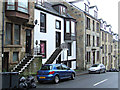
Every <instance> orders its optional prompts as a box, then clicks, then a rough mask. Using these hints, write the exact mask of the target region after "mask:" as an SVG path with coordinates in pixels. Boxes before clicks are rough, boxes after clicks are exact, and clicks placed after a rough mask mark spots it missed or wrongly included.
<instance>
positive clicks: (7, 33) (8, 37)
mask: <svg viewBox="0 0 120 90" xmlns="http://www.w3.org/2000/svg"><path fill="white" fill-rule="evenodd" d="M5 44H6V45H11V44H12V24H11V23H6V31H5Z"/></svg>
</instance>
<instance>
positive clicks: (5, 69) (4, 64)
mask: <svg viewBox="0 0 120 90" xmlns="http://www.w3.org/2000/svg"><path fill="white" fill-rule="evenodd" d="M3 60H4V61H3V72H8V67H9V62H8V61H9V52H4V58H3Z"/></svg>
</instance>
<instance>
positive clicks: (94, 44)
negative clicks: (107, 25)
mask: <svg viewBox="0 0 120 90" xmlns="http://www.w3.org/2000/svg"><path fill="white" fill-rule="evenodd" d="M93 46H95V36H93Z"/></svg>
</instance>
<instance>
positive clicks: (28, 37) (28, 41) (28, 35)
mask: <svg viewBox="0 0 120 90" xmlns="http://www.w3.org/2000/svg"><path fill="white" fill-rule="evenodd" d="M26 53H28V54H31V30H26Z"/></svg>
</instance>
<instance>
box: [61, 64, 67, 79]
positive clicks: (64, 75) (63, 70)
mask: <svg viewBox="0 0 120 90" xmlns="http://www.w3.org/2000/svg"><path fill="white" fill-rule="evenodd" d="M67 69H68V67H67V66H66V65H64V64H62V73H63V77H64V78H67V77H68V73H67Z"/></svg>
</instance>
